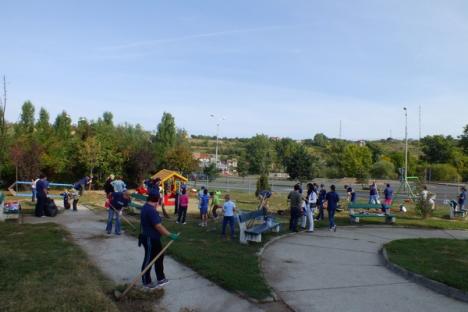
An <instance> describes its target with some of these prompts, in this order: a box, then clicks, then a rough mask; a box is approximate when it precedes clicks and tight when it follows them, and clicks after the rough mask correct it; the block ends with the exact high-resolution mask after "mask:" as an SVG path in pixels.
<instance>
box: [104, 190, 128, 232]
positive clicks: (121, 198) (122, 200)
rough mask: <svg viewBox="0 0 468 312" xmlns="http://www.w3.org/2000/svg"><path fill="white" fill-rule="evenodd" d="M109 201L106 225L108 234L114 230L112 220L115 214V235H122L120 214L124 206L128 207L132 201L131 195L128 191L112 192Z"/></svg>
mask: <svg viewBox="0 0 468 312" xmlns="http://www.w3.org/2000/svg"><path fill="white" fill-rule="evenodd" d="M109 203H110V207H109V215H108V217H107V226H106V231H107V234H110V233H111V232H112V222H113V220H114V216H115V235H120V214H121V213H122V208H123V207H127V206H128V204H129V203H130V195H129V194H128V192H127V191H125V192H113V193H110V195H109Z"/></svg>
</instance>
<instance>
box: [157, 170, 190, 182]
mask: <svg viewBox="0 0 468 312" xmlns="http://www.w3.org/2000/svg"><path fill="white" fill-rule="evenodd" d="M151 178H152V179H156V178H160V179H161V183H164V182H165V181H167V180H169V179H171V178H174V179H175V180H180V181H184V182H187V181H188V179H187V178H186V177H184V176H183V175H181V174H180V173H178V172H176V171H171V170H167V169H163V170H161V171H159V172H158V173H156V174H155V175H153V176H152V177H151Z"/></svg>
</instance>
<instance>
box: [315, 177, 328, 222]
mask: <svg viewBox="0 0 468 312" xmlns="http://www.w3.org/2000/svg"><path fill="white" fill-rule="evenodd" d="M326 195H327V191H326V190H325V185H323V184H320V191H319V194H318V199H317V206H318V208H319V214H318V216H317V220H323V219H324V214H323V202H324V201H325V196H326Z"/></svg>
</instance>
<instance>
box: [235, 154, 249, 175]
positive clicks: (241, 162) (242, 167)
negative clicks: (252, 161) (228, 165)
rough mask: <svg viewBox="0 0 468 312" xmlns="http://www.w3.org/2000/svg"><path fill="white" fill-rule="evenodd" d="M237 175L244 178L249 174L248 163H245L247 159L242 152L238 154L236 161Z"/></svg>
mask: <svg viewBox="0 0 468 312" xmlns="http://www.w3.org/2000/svg"><path fill="white" fill-rule="evenodd" d="M237 173H238V174H239V176H240V177H242V178H244V177H246V176H247V174H248V173H249V163H248V162H247V157H246V155H245V152H244V151H242V152H241V153H240V154H239V157H238V159H237Z"/></svg>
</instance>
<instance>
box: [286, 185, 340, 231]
mask: <svg viewBox="0 0 468 312" xmlns="http://www.w3.org/2000/svg"><path fill="white" fill-rule="evenodd" d="M288 201H289V206H290V214H291V217H290V220H289V230H290V231H292V232H298V229H297V227H298V222H299V219H301V218H302V223H301V226H302V228H303V229H306V226H307V232H314V221H315V220H323V219H324V209H325V208H327V209H328V219H329V227H328V229H329V231H335V232H336V224H335V212H336V209H337V208H338V202H339V201H340V196H339V195H338V193H337V192H336V187H335V185H331V186H330V190H329V191H328V192H327V190H326V189H325V186H324V185H323V184H321V185H320V188H319V187H318V185H317V184H316V183H308V184H307V194H305V195H303V191H302V188H301V185H300V184H296V185H294V189H293V190H292V191H291V192H290V193H289V194H288ZM317 208H318V210H319V213H318V216H317V218H314V215H315V210H316V209H317Z"/></svg>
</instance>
